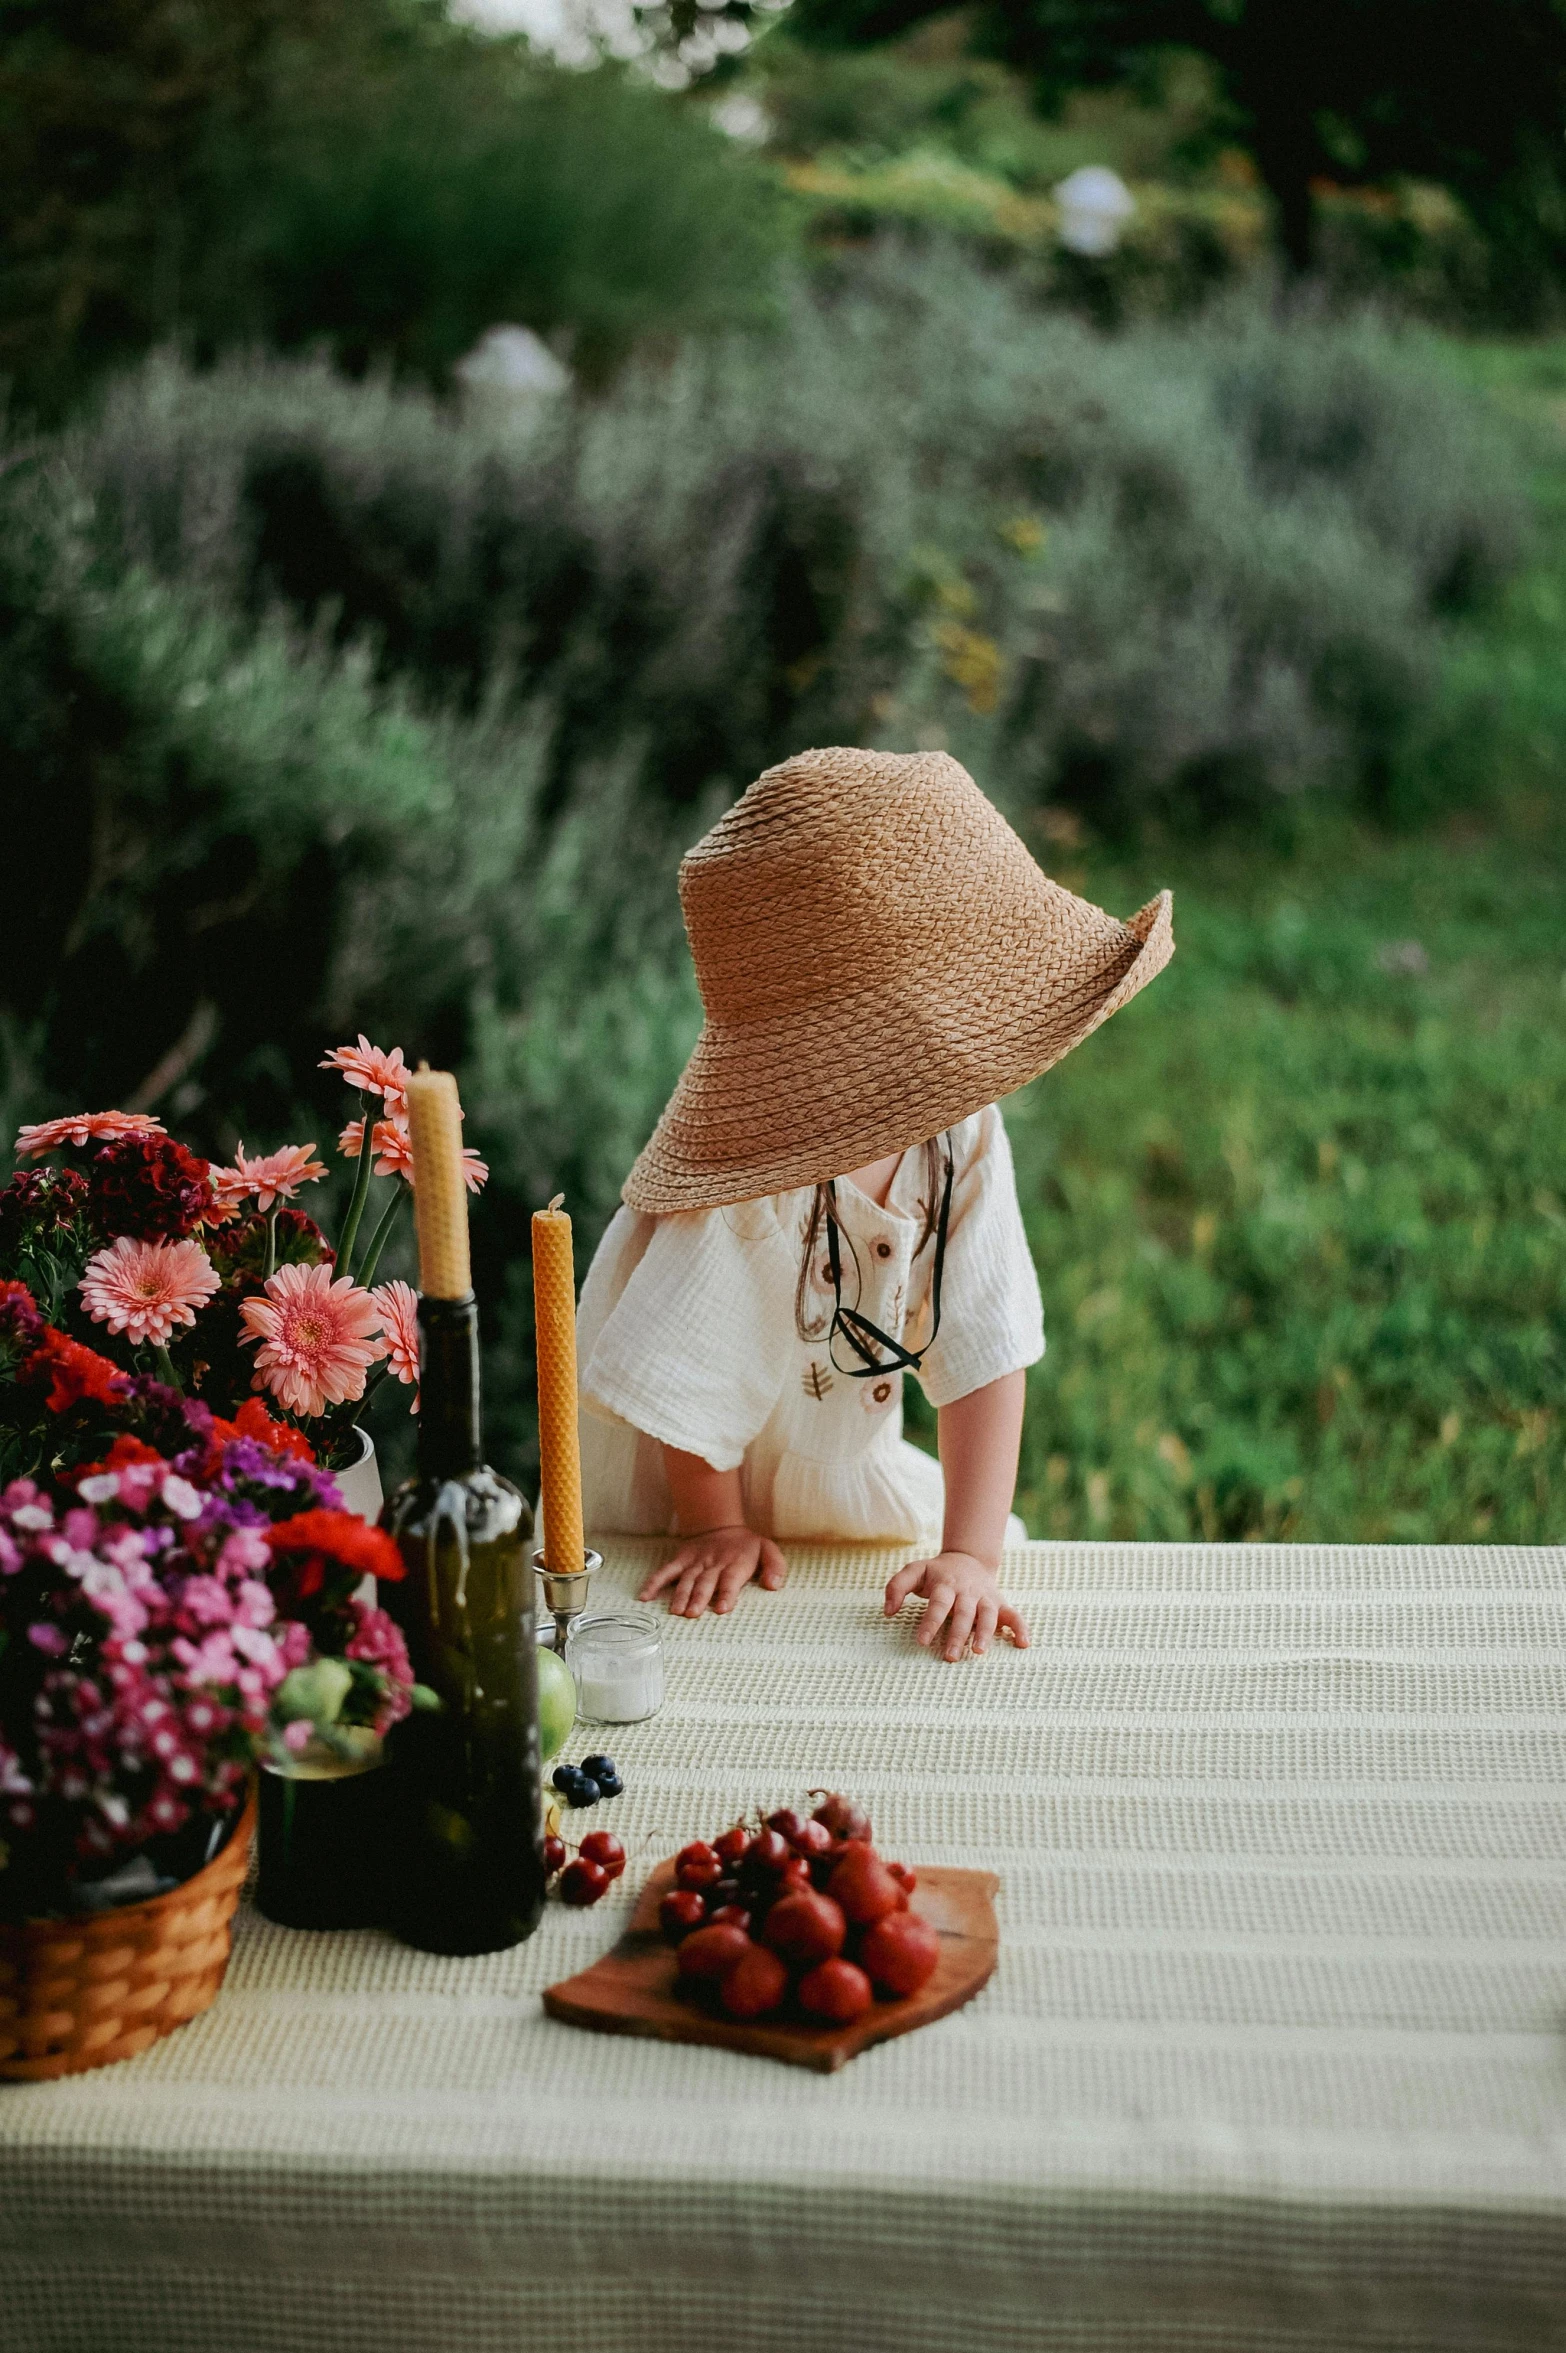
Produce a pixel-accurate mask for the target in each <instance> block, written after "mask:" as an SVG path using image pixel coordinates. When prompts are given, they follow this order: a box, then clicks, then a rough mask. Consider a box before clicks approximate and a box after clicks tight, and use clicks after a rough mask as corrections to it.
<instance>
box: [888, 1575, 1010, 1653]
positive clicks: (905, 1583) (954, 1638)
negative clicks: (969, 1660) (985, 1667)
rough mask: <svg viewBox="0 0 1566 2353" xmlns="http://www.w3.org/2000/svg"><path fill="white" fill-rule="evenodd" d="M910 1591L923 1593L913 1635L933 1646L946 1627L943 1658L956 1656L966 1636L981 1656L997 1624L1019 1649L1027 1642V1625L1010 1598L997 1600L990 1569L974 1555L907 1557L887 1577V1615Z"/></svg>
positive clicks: (964, 1645) (892, 1614) (965, 1644)
mask: <svg viewBox="0 0 1566 2353" xmlns="http://www.w3.org/2000/svg"><path fill="white" fill-rule="evenodd" d="M910 1593H922V1594H923V1595H924V1614H923V1616H922V1617H921V1618H920V1620H919V1631H918V1639H919V1641H921V1642H922V1643H923V1644H924V1645H925V1647H926V1649H930V1648H933V1647H934V1644H935V1639H936V1636H937V1635H938V1634H939V1633H940V1630H941V1628H942V1626H944V1627H945V1628H946V1641H945V1644H944V1646H943V1648H944V1655H945V1656H946V1657H947V1658H949V1659H960V1658H961V1657H962V1654H963V1652H964V1651H965V1650H966V1649H967V1647H968V1643H969V1640H970V1638H971V1640H972V1643H973V1647H974V1650H975V1652H976V1653H978V1654H979V1655H981V1656H982V1654H983V1653H984V1652H985V1651H987V1650H988V1649H989V1647H990V1643H991V1641H992V1640H993V1638H994V1636H995V1634H996V1632H997V1630H998V1631H999V1632H1000V1633H1002V1634H1009V1635H1010V1636H1011V1639H1012V1641H1013V1642H1014V1643H1015V1644H1016V1646H1017V1648H1018V1649H1019V1650H1026V1649H1027V1647H1028V1629H1027V1627H1026V1626H1025V1625H1024V1624H1023V1622H1022V1619H1021V1617H1020V1616H1019V1615H1018V1613H1017V1611H1016V1610H1014V1609H1013V1608H1012V1606H1011V1604H1010V1602H1009V1601H1002V1599H1001V1597H1000V1590H999V1588H998V1586H997V1585H996V1582H995V1571H994V1570H993V1569H989V1568H986V1567H985V1565H984V1563H983V1561H981V1560H975V1559H974V1557H973V1554H972V1553H971V1552H938V1553H937V1554H936V1556H935V1558H934V1560H911V1561H910V1562H909V1563H908V1565H907V1567H906V1568H902V1569H899V1570H898V1572H897V1574H896V1576H895V1577H889V1578H888V1579H887V1585H886V1614H887V1616H888V1617H889V1618H895V1617H896V1615H897V1613H898V1611H899V1610H900V1609H901V1608H902V1606H903V1603H904V1602H905V1601H906V1600H907V1599H908V1596H909V1594H910Z"/></svg>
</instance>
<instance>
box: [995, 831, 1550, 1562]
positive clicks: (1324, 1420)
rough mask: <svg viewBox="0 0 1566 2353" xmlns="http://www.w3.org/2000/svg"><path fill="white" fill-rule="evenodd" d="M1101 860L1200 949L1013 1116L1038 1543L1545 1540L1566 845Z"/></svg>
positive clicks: (1317, 845)
mask: <svg viewBox="0 0 1566 2353" xmlns="http://www.w3.org/2000/svg"><path fill="white" fill-rule="evenodd" d="M1054 863H1055V864H1056V867H1057V871H1059V870H1060V861H1059V858H1058V856H1057V858H1056V860H1055V861H1054ZM1076 864H1077V867H1078V870H1077V871H1075V872H1070V873H1063V875H1062V879H1065V880H1069V881H1071V882H1073V883H1076V884H1078V885H1079V886H1080V887H1082V888H1084V889H1086V890H1087V891H1089V892H1090V893H1092V894H1093V895H1094V896H1096V897H1099V898H1100V899H1101V900H1102V902H1103V903H1104V904H1107V905H1109V906H1111V907H1114V908H1116V909H1118V910H1119V911H1121V912H1129V911H1130V909H1131V908H1132V907H1133V906H1135V905H1137V904H1138V903H1139V902H1140V900H1141V898H1143V897H1145V896H1146V895H1147V894H1148V892H1149V890H1150V889H1151V888H1152V887H1153V886H1154V884H1155V883H1156V882H1157V881H1160V880H1167V881H1169V882H1170V883H1172V885H1173V886H1174V889H1175V908H1176V916H1175V922H1176V936H1177V939H1178V942H1179V949H1178V953H1177V955H1176V958H1175V961H1174V963H1173V964H1172V965H1171V966H1170V968H1169V970H1168V971H1167V973H1165V974H1164V975H1163V976H1162V977H1161V978H1160V979H1159V980H1158V981H1157V982H1156V983H1155V984H1154V985H1153V987H1152V988H1151V989H1149V990H1148V991H1147V992H1146V993H1145V994H1144V995H1143V996H1142V997H1141V998H1139V999H1137V1000H1136V1001H1135V1002H1134V1003H1133V1005H1131V1006H1130V1007H1128V1008H1127V1009H1126V1010H1125V1011H1124V1012H1123V1013H1121V1014H1120V1015H1118V1016H1117V1017H1116V1018H1115V1020H1113V1021H1112V1022H1111V1023H1110V1024H1109V1025H1108V1026H1107V1027H1106V1028H1105V1029H1104V1030H1103V1031H1101V1032H1099V1033H1098V1034H1097V1035H1096V1036H1095V1037H1093V1038H1091V1039H1090V1040H1089V1041H1088V1042H1087V1044H1086V1045H1085V1046H1083V1047H1082V1048H1081V1049H1080V1051H1079V1052H1078V1053H1077V1054H1075V1055H1073V1056H1072V1057H1071V1058H1070V1059H1069V1060H1068V1061H1067V1062H1065V1063H1064V1064H1062V1065H1061V1067H1060V1068H1059V1069H1058V1070H1057V1071H1055V1072H1053V1073H1051V1074H1049V1075H1048V1076H1046V1077H1045V1078H1044V1079H1042V1080H1041V1081H1040V1082H1039V1083H1038V1084H1037V1085H1036V1086H1034V1087H1032V1088H1030V1089H1029V1090H1028V1091H1027V1092H1026V1094H1024V1095H1023V1096H1020V1097H1018V1098H1017V1099H1016V1100H1015V1101H1014V1102H1013V1104H1012V1105H1011V1106H1010V1126H1011V1130H1012V1135H1013V1139H1014V1142H1015V1145H1016V1150H1017V1158H1018V1166H1019V1181H1020V1185H1021V1189H1022V1196H1023V1201H1024V1205H1025V1209H1026V1213H1027V1217H1028V1225H1029V1231H1030V1235H1031V1238H1032V1241H1033V1245H1034V1248H1035V1252H1036V1255H1037V1260H1038V1265H1039V1270H1040V1277H1041V1281H1042V1285H1043V1290H1044V1300H1045V1320H1046V1329H1047V1331H1048V1334H1049V1351H1048V1354H1047V1356H1046V1358H1045V1360H1044V1362H1043V1363H1042V1364H1041V1365H1040V1366H1038V1367H1037V1368H1036V1370H1035V1372H1034V1373H1033V1374H1032V1375H1031V1376H1030V1397H1029V1413H1028V1422H1027V1429H1026V1435H1025V1439H1024V1458H1023V1475H1022V1486H1021V1493H1020V1499H1019V1509H1020V1510H1021V1512H1022V1514H1023V1516H1024V1518H1025V1519H1026V1520H1027V1522H1028V1525H1029V1528H1030V1531H1031V1532H1032V1533H1034V1534H1036V1535H1041V1536H1067V1535H1072V1536H1090V1535H1116V1536H1136V1537H1144V1538H1145V1537H1158V1536H1185V1535H1192V1536H1201V1537H1218V1538H1234V1537H1253V1536H1268V1537H1283V1538H1314V1539H1319V1540H1327V1541H1338V1540H1347V1539H1350V1538H1373V1539H1378V1540H1382V1541H1390V1542H1409V1541H1417V1540H1430V1541H1452V1540H1456V1539H1461V1538H1470V1537H1472V1538H1482V1539H1483V1540H1485V1541H1486V1542H1490V1543H1498V1542H1508V1541H1510V1542H1518V1543H1541V1542H1550V1541H1553V1540H1555V1539H1556V1538H1557V1537H1558V1535H1559V1533H1560V1510H1561V1507H1562V1506H1566V1480H1563V1477H1562V1469H1561V1450H1562V1435H1563V1429H1566V1412H1563V1405H1566V1399H1563V1385H1562V1376H1563V1372H1566V1205H1563V1200H1562V1195H1563V1193H1566V824H1563V823H1562V822H1561V821H1560V820H1559V818H1557V817H1556V815H1555V814H1554V811H1553V810H1551V809H1549V808H1548V806H1547V804H1539V805H1536V806H1535V807H1534V809H1533V812H1532V815H1531V817H1530V816H1528V815H1523V814H1514V815H1513V816H1512V818H1511V819H1510V820H1509V821H1508V822H1507V823H1505V824H1501V823H1497V824H1496V825H1495V826H1494V827H1493V828H1492V829H1490V830H1488V831H1485V832H1481V831H1478V830H1477V829H1474V828H1471V827H1470V828H1467V829H1464V830H1462V831H1457V832H1452V833H1449V834H1448V835H1447V836H1446V837H1445V838H1439V839H1432V838H1429V837H1426V838H1423V839H1419V840H1408V839H1405V840H1394V841H1389V840H1387V839H1385V838H1384V837H1381V838H1378V837H1376V836H1373V835H1366V834H1364V833H1358V832H1348V831H1345V832H1343V833H1341V834H1338V835H1335V836H1333V837H1331V838H1320V839H1318V840H1317V841H1315V842H1314V843H1313V844H1312V845H1311V847H1310V848H1309V849H1308V850H1306V851H1304V852H1302V853H1299V854H1297V855H1296V856H1295V857H1293V858H1292V859H1290V860H1289V861H1288V862H1287V863H1286V864H1280V863H1278V862H1277V861H1276V860H1269V859H1266V858H1262V857H1257V856H1251V857H1247V856H1246V855H1245V854H1244V853H1243V852H1241V851H1240V850H1238V849H1230V850H1229V851H1227V852H1216V853H1213V854H1210V855H1208V856H1206V857H1202V858H1195V857H1187V858H1183V859H1180V860H1170V859H1167V858H1165V859H1163V860H1160V861H1158V863H1157V865H1156V867H1155V866H1153V865H1151V864H1150V865H1149V866H1148V867H1147V868H1146V870H1145V871H1141V872H1137V873H1134V874H1132V873H1127V872H1126V871H1125V870H1124V869H1117V868H1113V867H1110V866H1108V865H1107V864H1103V863H1100V862H1098V861H1096V860H1086V861H1081V860H1079V861H1077V862H1076Z"/></svg>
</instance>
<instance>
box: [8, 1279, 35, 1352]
mask: <svg viewBox="0 0 1566 2353" xmlns="http://www.w3.org/2000/svg"><path fill="white" fill-rule="evenodd" d="M43 1334H44V1319H43V1317H42V1316H41V1315H40V1314H39V1312H38V1302H37V1300H36V1299H35V1298H34V1297H33V1295H32V1293H31V1291H29V1289H28V1288H27V1285H26V1284H25V1283H0V1349H4V1350H5V1351H6V1353H7V1354H8V1355H9V1354H10V1353H11V1351H13V1350H14V1351H15V1354H16V1357H17V1359H18V1360H19V1359H20V1358H22V1357H24V1356H30V1355H31V1354H32V1352H33V1350H34V1349H35V1348H36V1347H37V1345H38V1343H39V1341H40V1340H41V1339H42V1338H43Z"/></svg>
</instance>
